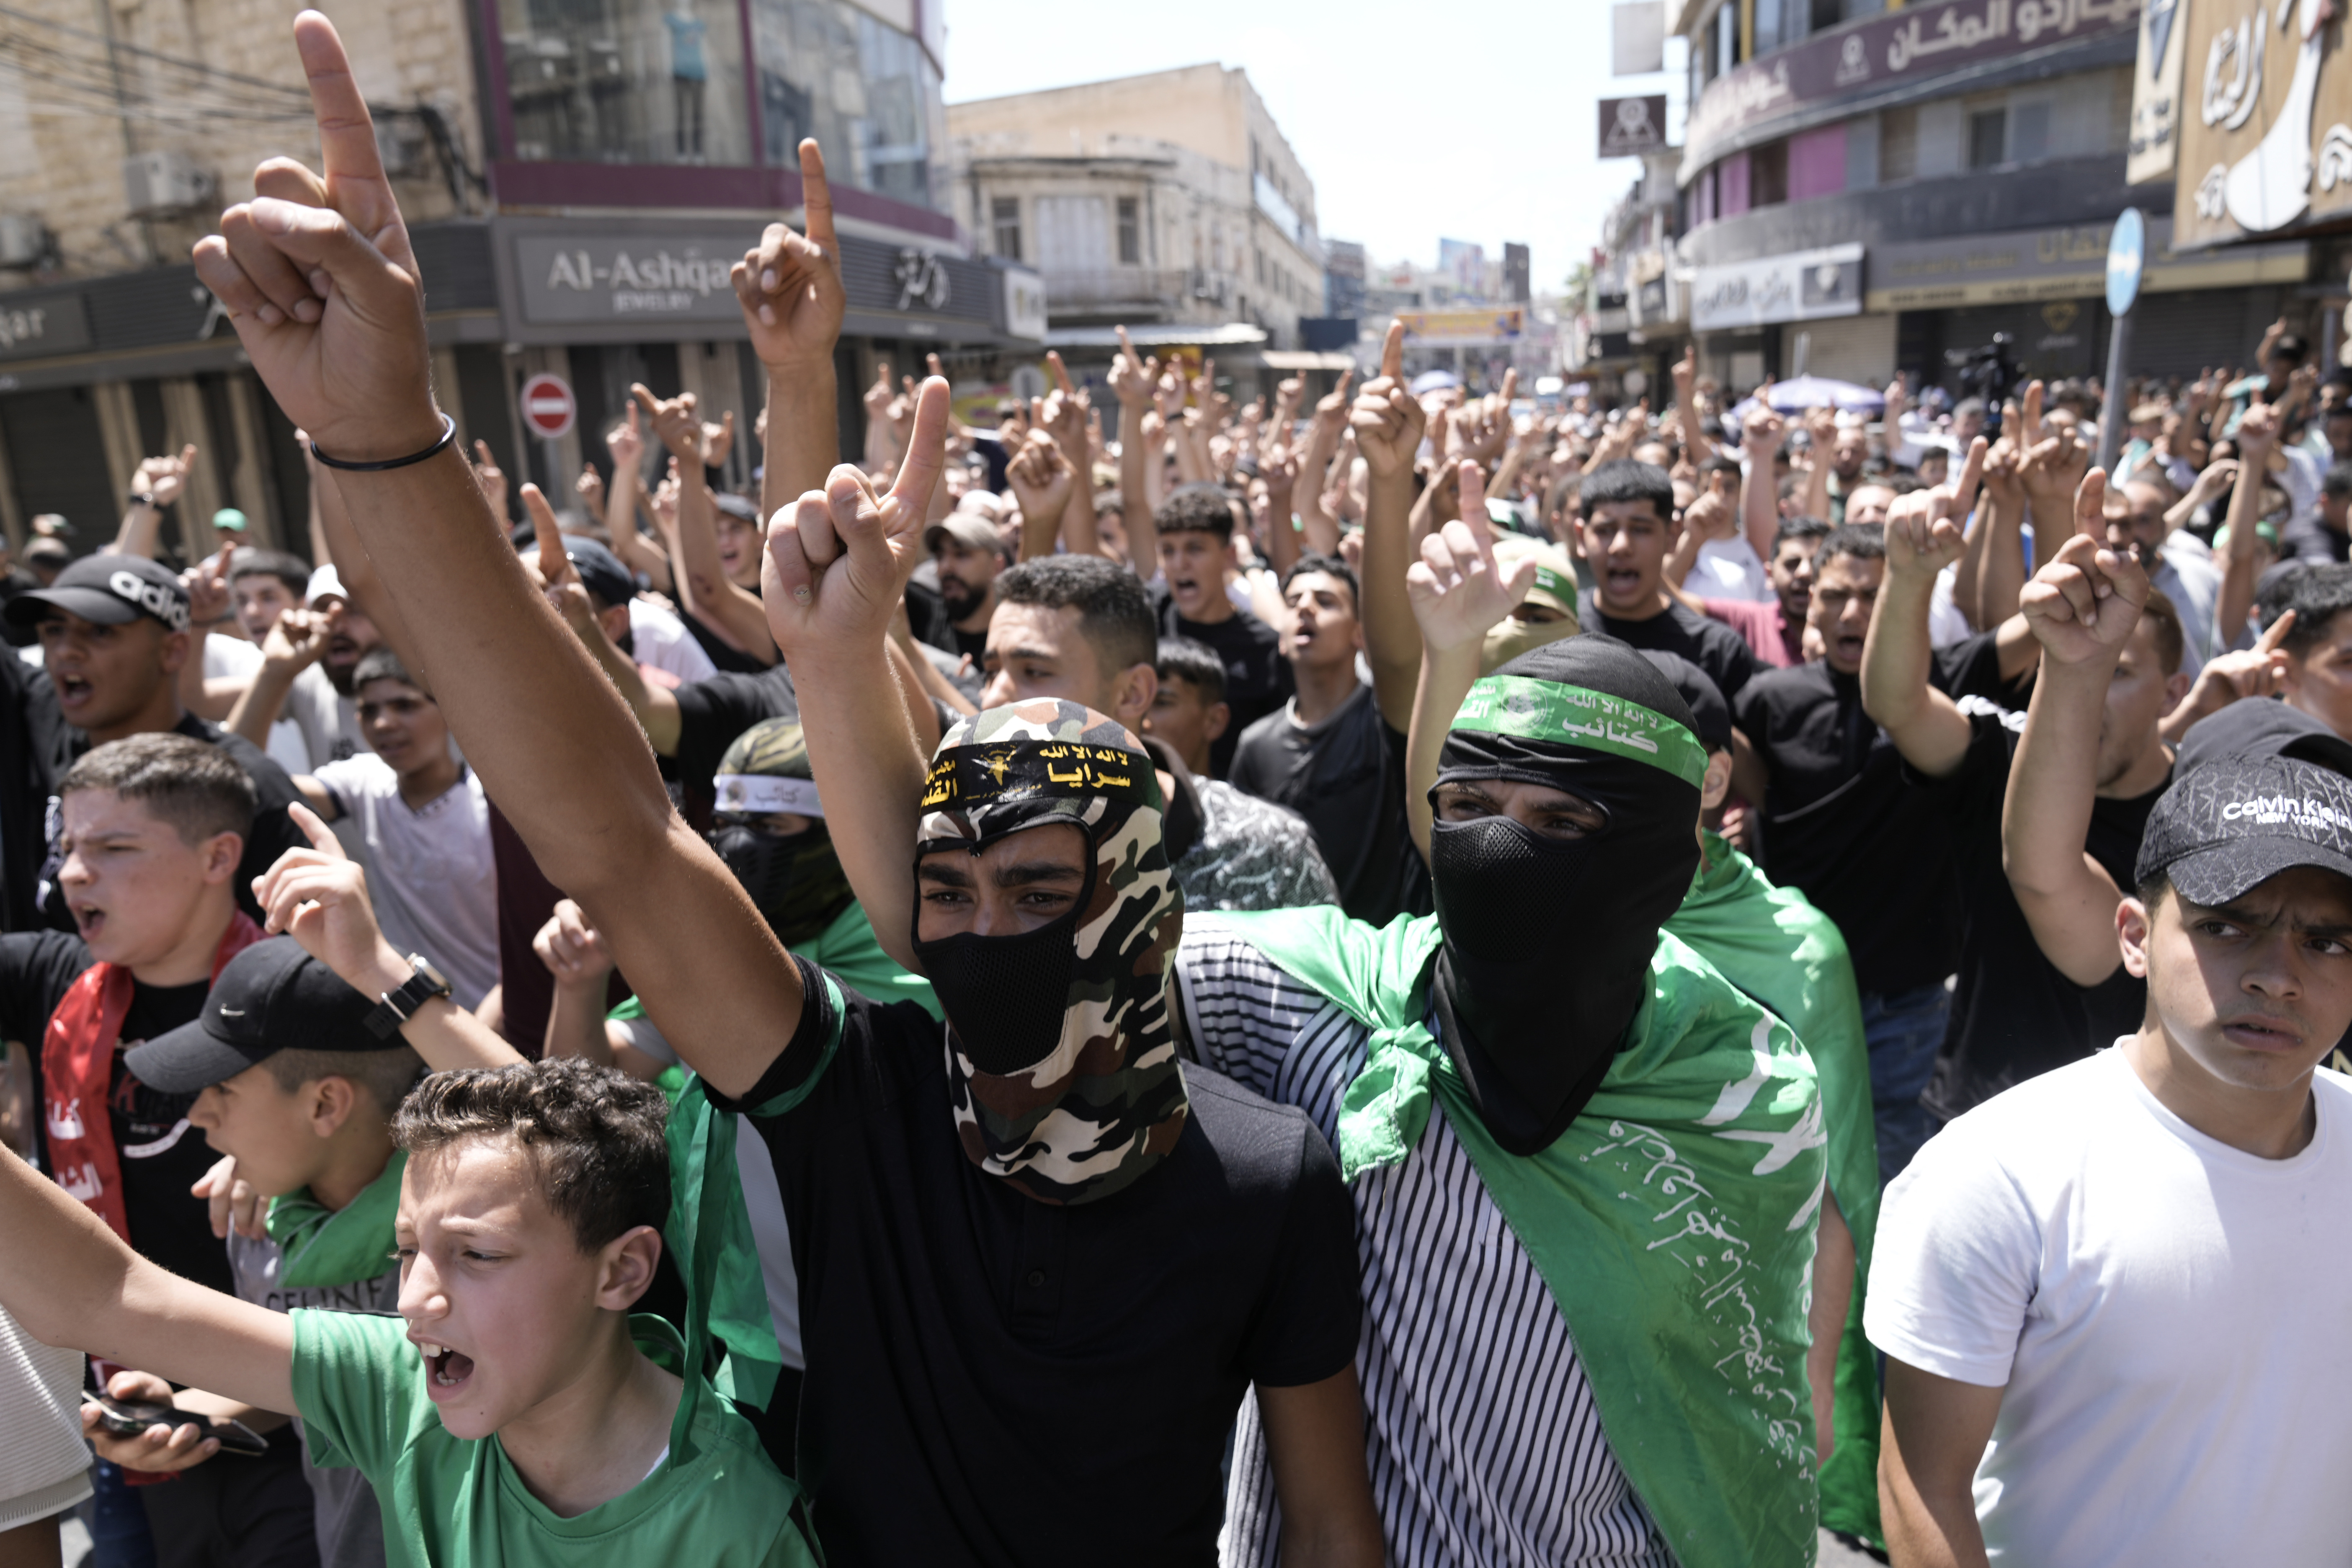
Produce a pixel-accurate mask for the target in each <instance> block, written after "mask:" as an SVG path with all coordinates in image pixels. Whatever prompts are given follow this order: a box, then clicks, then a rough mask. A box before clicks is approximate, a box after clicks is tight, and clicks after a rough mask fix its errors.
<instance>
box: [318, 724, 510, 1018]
mask: <svg viewBox="0 0 2352 1568" xmlns="http://www.w3.org/2000/svg"><path fill="white" fill-rule="evenodd" d="M312 776H313V777H315V778H316V779H317V780H318V781H319V782H320V784H324V785H326V786H327V793H328V794H330V795H332V796H334V799H335V804H336V805H337V806H339V807H341V811H342V815H343V816H345V817H347V818H349V819H350V821H351V824H352V827H353V828H354V829H355V831H354V832H353V833H352V834H350V835H348V836H344V835H338V837H341V838H342V840H343V844H344V846H345V847H346V848H349V847H352V843H353V841H354V840H356V841H357V843H358V850H357V858H359V860H360V861H361V863H362V865H364V866H365V867H366V868H367V879H368V893H369V896H370V898H371V899H372V900H373V902H374V904H375V918H376V923H377V924H378V925H380V926H382V927H383V935H384V940H385V941H386V942H390V943H392V945H393V946H394V947H395V948H397V949H399V950H400V952H401V953H402V954H403V955H406V954H408V953H410V952H421V953H423V954H424V955H425V957H427V958H429V959H431V960H432V961H433V964H434V967H435V968H436V969H438V970H440V971H441V973H442V974H443V975H445V976H446V977H447V979H448V982H449V989H450V992H451V994H453V995H454V996H455V998H456V1000H457V1005H459V1006H460V1007H465V1008H467V1009H471V1008H475V1007H478V1006H480V1005H481V1002H482V998H483V997H484V996H485V995H487V994H488V993H489V989H490V987H491V986H493V985H496V984H498V983H499V880H498V872H497V870H496V868H494V867H493V865H492V864H491V860H490V803H489V797H488V796H487V795H484V794H483V793H482V785H481V781H480V780H479V779H478V778H477V777H475V775H474V771H473V769H471V768H467V769H465V770H464V771H463V773H461V774H460V775H459V777H458V780H457V783H456V784H453V785H451V786H450V787H449V788H448V789H446V790H445V791H444V792H442V794H441V795H440V797H439V798H437V799H436V800H431V801H428V802H426V803H425V806H424V808H423V809H422V810H411V809H410V808H409V805H408V803H407V802H406V801H404V800H402V799H401V798H400V775H399V774H397V773H394V772H393V771H392V768H391V766H390V765H389V764H388V763H385V762H384V760H383V758H382V757H379V756H377V755H376V754H375V753H374V752H368V753H366V754H365V755H362V756H357V757H349V758H346V759H345V760H343V761H342V762H340V763H327V764H326V765H325V766H324V767H321V768H319V769H317V770H315V772H314V773H313V774H312ZM338 826H340V824H339V825H338Z"/></svg>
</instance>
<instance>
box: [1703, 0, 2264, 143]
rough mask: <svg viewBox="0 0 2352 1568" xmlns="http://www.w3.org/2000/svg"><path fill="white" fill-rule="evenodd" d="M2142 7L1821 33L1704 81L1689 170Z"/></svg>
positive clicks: (2070, 3) (2018, 0)
mask: <svg viewBox="0 0 2352 1568" xmlns="http://www.w3.org/2000/svg"><path fill="white" fill-rule="evenodd" d="M2223 3H2225V4H2226V3H2229V0H2223ZM2273 3H2275V0H2273ZM2139 12H2140V0H1945V3H1944V4H1942V5H1906V6H1905V7H1904V8H1903V9H1901V10H1899V11H1895V12H1890V13H1888V14H1887V15H1885V16H1874V17H1872V18H1870V19H1869V20H1867V21H1862V22H1854V23H1850V24H1848V25H1847V26H1843V27H1836V28H1832V30H1830V31H1828V32H1826V33H1820V34H1816V35H1815V36H1814V37H1811V38H1808V39H1806V40H1805V41H1804V42H1803V43H1801V44H1798V45H1795V46H1793V47H1789V48H1785V49H1779V50H1775V51H1774V52H1773V53H1771V54H1769V55H1767V56H1765V57H1764V58H1762V59H1759V60H1751V61H1749V62H1748V64H1746V65H1744V66H1740V67H1738V68H1737V69H1734V70H1728V71H1726V72H1724V74H1723V75H1721V76H1719V77H1717V79H1715V80H1714V81H1712V82H1710V83H1708V84H1707V88H1706V91H1704V92H1702V93H1700V94H1699V99H1698V102H1697V103H1696V105H1694V106H1693V107H1692V109H1691V111H1690V120H1689V122H1688V125H1687V127H1686V128H1685V132H1684V134H1683V144H1684V146H1685V148H1686V149H1687V151H1686V152H1685V154H1684V157H1683V171H1684V177H1685V179H1687V178H1690V177H1692V176H1695V175H1696V174H1697V172H1698V171H1699V170H1701V169H1703V168H1705V167H1706V165H1707V164H1709V163H1713V162H1714V161H1715V160H1716V159H1717V158H1718V157H1720V156H1722V154H1723V153H1727V152H1728V151H1731V150H1732V148H1733V147H1734V145H1736V144H1741V137H1742V134H1743V132H1748V131H1749V130H1751V129H1752V128H1754V127H1757V126H1759V125H1762V124H1766V123H1768V122H1770V121H1780V120H1785V119H1789V118H1791V117H1793V116H1795V115H1797V114H1798V113H1799V112H1801V111H1802V110H1807V109H1811V108H1814V107H1817V106H1822V105H1826V104H1831V103H1837V102H1841V101H1843V100H1856V99H1864V98H1868V97H1871V96H1873V95H1874V94H1876V93H1879V92H1882V91H1884V90H1885V89H1887V88H1889V87H1895V86H1900V85H1902V84H1904V83H1906V82H1913V81H1925V80H1929V79H1934V78H1936V77H1939V76H1943V75H1946V74H1947V73H1948V72H1950V71H1952V70H1953V69H1955V68H1958V67H1961V66H1971V65H1979V64H1982V63H1984V62H1986V61H1995V60H2001V59H2004V58H2011V57H2019V58H2021V57H2025V56H2029V55H2033V54H2038V53H2042V52H2044V51H2047V50H2049V49H2053V48H2060V47H2067V46H2070V45H2075V44H2083V43H2089V42H2095V41H2098V40H2101V39H2107V38H2114V37H2118V36H2127V35H2131V34H2133V33H2135V32H2136V31H2137V28H2138V26H2139Z"/></svg>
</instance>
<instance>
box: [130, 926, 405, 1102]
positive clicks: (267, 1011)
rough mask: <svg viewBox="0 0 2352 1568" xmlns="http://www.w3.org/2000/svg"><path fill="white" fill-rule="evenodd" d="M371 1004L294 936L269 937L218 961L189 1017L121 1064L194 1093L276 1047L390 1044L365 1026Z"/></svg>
mask: <svg viewBox="0 0 2352 1568" xmlns="http://www.w3.org/2000/svg"><path fill="white" fill-rule="evenodd" d="M375 1009H376V1003H375V1001H374V1000H373V998H371V997H369V996H368V995H366V994H363V993H362V992H360V991H357V990H354V989H353V988H352V986H350V985H348V984H344V982H343V981H342V980H341V977H339V976H338V975H337V974H336V973H335V972H334V971H333V970H331V969H330V968H328V967H327V966H326V965H325V964H323V963H320V962H319V961H318V960H317V959H315V958H313V957H311V956H310V954H309V953H307V952H303V951H302V944H301V943H299V942H296V941H295V940H294V939H293V938H292V937H290V936H277V937H270V938H268V939H267V940H266V941H262V942H255V943H254V944H253V945H252V946H250V947H248V948H247V949H246V950H245V951H244V952H240V953H238V954H237V955H236V957H235V958H232V959H230V960H229V961H228V963H226V964H225V965H223V966H222V968H221V972H220V978H219V979H217V980H215V981H214V982H213V988H212V991H211V993H210V994H208V995H206V996H205V1010H204V1012H203V1014H202V1015H201V1016H198V1017H197V1019H196V1020H195V1022H194V1023H192V1024H183V1025H181V1026H179V1027H178V1028H176V1029H173V1031H171V1033H169V1034H166V1035H158V1036H157V1037H155V1038H153V1039H152V1040H149V1041H148V1042H147V1043H146V1044H144V1045H141V1046H133V1047H131V1049H130V1050H128V1051H125V1052H124V1053H123V1055H122V1065H123V1066H125V1067H127V1068H130V1069H131V1077H133V1078H135V1079H138V1080H139V1081H140V1082H142V1083H143V1084H145V1085H147V1086H148V1087H149V1088H151V1089H161V1090H162V1091H163V1093H165V1094H194V1093H195V1092H196V1091H197V1090H198V1089H210V1088H211V1087H212V1086H213V1085H215V1084H216V1083H219V1082H222V1081H223V1080H225V1079H232V1078H235V1077H236V1075H237V1074H239V1073H241V1072H243V1071H244V1070H245V1069H246V1068H249V1067H251V1066H253V1065H254V1063H256V1062H258V1061H261V1060H263V1059H265V1058H268V1057H273V1056H276V1055H277V1054H278V1052H279V1051H285V1050H303V1051H353V1052H357V1051H381V1050H388V1049H390V1048H391V1047H393V1046H394V1045H397V1044H399V1041H398V1040H396V1039H395V1040H392V1041H385V1040H380V1039H378V1038H376V1037H375V1036H373V1035H372V1034H370V1033H369V1032H368V1029H367V1016H368V1015H369V1014H371V1013H373V1012H374V1011H375Z"/></svg>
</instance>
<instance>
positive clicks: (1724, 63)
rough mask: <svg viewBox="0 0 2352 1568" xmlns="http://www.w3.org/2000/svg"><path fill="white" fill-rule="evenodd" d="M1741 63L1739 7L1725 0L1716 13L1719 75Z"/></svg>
mask: <svg viewBox="0 0 2352 1568" xmlns="http://www.w3.org/2000/svg"><path fill="white" fill-rule="evenodd" d="M1738 63H1739V7H1738V5H1734V4H1732V3H1731V0H1724V6H1723V9H1722V10H1720V11H1717V13H1716V14H1715V71H1716V74H1717V76H1720V75H1722V74H1723V73H1724V72H1725V71H1727V70H1729V69H1730V68H1732V67H1734V66H1736V65H1738Z"/></svg>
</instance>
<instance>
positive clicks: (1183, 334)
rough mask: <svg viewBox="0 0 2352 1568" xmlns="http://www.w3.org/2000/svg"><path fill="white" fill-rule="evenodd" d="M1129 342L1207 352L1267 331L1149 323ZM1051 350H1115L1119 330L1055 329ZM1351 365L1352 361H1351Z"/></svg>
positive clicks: (1241, 325) (1048, 337) (1132, 332)
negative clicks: (1190, 348) (1201, 349)
mask: <svg viewBox="0 0 2352 1568" xmlns="http://www.w3.org/2000/svg"><path fill="white" fill-rule="evenodd" d="M1127 335H1128V338H1129V341H1130V342H1134V343H1135V344H1136V345H1137V346H1139V347H1142V348H1160V347H1163V346H1166V345H1170V344H1173V345H1175V346H1178V347H1195V348H1204V349H1221V348H1245V347H1247V346H1248V345H1250V344H1252V343H1262V342H1265V328H1264V327H1253V326H1251V325H1250V324H1249V323H1248V322H1247V321H1227V322H1226V323H1225V324H1224V325H1223V326H1222V327H1203V326H1186V325H1184V324H1182V323H1181V322H1169V321H1150V322H1146V323H1145V324H1143V325H1141V326H1135V327H1129V328H1128V329H1127ZM1045 346H1046V347H1047V348H1049V349H1115V348H1117V347H1118V328H1117V327H1056V328H1055V329H1054V330H1053V331H1049V332H1047V333H1046V334H1045ZM1348 363H1350V364H1352V363H1355V362H1354V361H1353V360H1350V361H1349V362H1348Z"/></svg>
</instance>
